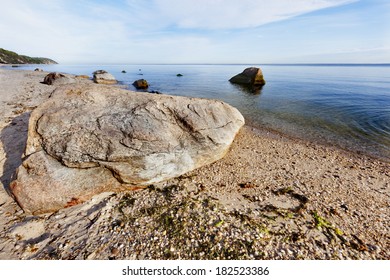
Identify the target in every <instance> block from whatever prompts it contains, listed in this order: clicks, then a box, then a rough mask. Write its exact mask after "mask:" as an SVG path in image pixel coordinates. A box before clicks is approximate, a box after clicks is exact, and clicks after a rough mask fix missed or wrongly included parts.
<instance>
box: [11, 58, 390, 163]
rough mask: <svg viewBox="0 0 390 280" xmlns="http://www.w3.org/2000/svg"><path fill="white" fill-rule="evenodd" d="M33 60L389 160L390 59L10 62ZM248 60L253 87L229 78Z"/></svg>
mask: <svg viewBox="0 0 390 280" xmlns="http://www.w3.org/2000/svg"><path fill="white" fill-rule="evenodd" d="M37 67H39V68H42V69H43V70H45V71H50V72H51V71H57V72H63V73H70V74H77V75H81V74H84V75H85V74H86V75H89V76H92V73H93V72H94V71H96V70H101V69H102V70H106V71H108V72H109V73H111V74H113V75H114V76H115V78H116V79H117V80H118V81H119V82H120V84H123V85H125V86H126V87H128V88H129V89H130V90H136V89H135V88H134V87H133V86H132V83H133V82H134V81H135V80H138V79H145V80H147V81H148V83H149V85H150V87H149V89H148V91H158V92H161V93H164V94H170V95H180V96H189V97H200V98H211V99H218V100H222V101H224V102H226V103H228V104H230V105H232V106H234V107H236V108H237V109H238V110H239V111H240V112H241V113H242V114H243V116H244V117H245V119H246V123H247V124H249V125H251V126H254V127H258V128H260V129H267V130H270V131H275V132H278V133H282V134H284V135H287V136H289V137H293V138H298V139H303V140H307V141H310V142H314V143H318V144H321V145H331V146H335V147H337V148H340V149H343V150H348V151H351V152H354V153H359V154H365V155H368V156H371V157H375V158H380V159H381V160H384V161H387V162H390V64H271V65H270V64H260V65H258V64H254V65H238V64H234V65H226V64H223V65H222V64H218V65H214V64H205V65H199V64H196V65H184V64H177V65H166V64H164V65H152V64H148V65H127V64H126V65H98V64H96V65H64V64H57V65H24V66H20V67H18V68H12V67H10V69H11V68H12V69H28V70H34V69H35V68H37ZM247 67H260V68H261V69H262V71H263V74H264V78H265V80H266V84H265V86H263V87H262V88H261V89H259V90H257V91H252V90H248V89H246V88H243V87H241V86H238V85H235V84H232V83H230V82H229V79H230V78H231V77H232V76H234V75H236V74H238V73H240V72H242V71H243V70H244V69H245V68H247ZM177 74H181V75H182V76H180V75H179V76H178V75H177Z"/></svg>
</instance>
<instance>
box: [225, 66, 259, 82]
mask: <svg viewBox="0 0 390 280" xmlns="http://www.w3.org/2000/svg"><path fill="white" fill-rule="evenodd" d="M229 81H230V82H231V83H235V84H240V85H244V86H248V87H262V86H264V85H265V80H264V76H263V72H262V71H261V69H260V68H257V67H250V68H246V69H245V70H244V71H243V72H242V73H240V74H237V75H235V76H234V77H232V78H231V79H230V80H229Z"/></svg>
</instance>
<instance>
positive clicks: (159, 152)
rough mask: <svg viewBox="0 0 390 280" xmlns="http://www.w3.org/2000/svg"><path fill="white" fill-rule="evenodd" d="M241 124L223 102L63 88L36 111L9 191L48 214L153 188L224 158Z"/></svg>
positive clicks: (26, 205) (30, 209)
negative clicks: (122, 192) (113, 194)
mask: <svg viewBox="0 0 390 280" xmlns="http://www.w3.org/2000/svg"><path fill="white" fill-rule="evenodd" d="M243 124H244V118H243V117H242V115H241V114H240V113H239V112H238V110H237V109H235V108H233V107H231V106H229V105H227V104H225V103H223V102H221V101H215V100H207V99H196V98H186V97H173V96H167V95H150V94H148V93H135V92H130V91H126V90H123V89H119V88H114V87H108V86H102V85H87V86H86V85H78V86H76V85H73V86H64V87H61V88H58V89H57V90H56V91H55V92H54V93H53V95H52V97H51V98H50V99H49V100H48V101H47V102H45V103H43V104H41V105H40V106H39V107H38V108H36V109H35V110H34V111H33V112H32V114H31V117H30V122H29V132H28V139H27V146H26V151H25V155H26V158H25V160H24V162H23V164H22V166H20V167H19V170H18V177H17V179H16V180H15V181H14V182H13V183H12V184H11V190H12V192H13V194H14V196H15V198H16V199H17V201H18V203H19V204H20V206H21V207H22V208H23V209H24V210H25V211H27V212H32V213H43V212H49V211H55V210H57V209H60V208H63V207H66V206H71V205H73V204H76V203H79V202H81V201H85V200H87V199H89V198H91V197H92V196H93V195H95V194H98V193H101V192H106V191H118V190H123V189H131V188H136V187H140V186H147V185H149V184H153V183H156V182H160V181H163V180H167V179H170V178H173V177H177V176H180V175H182V174H184V173H186V172H188V171H191V170H193V169H195V168H198V167H200V166H203V165H206V164H209V163H212V162H214V161H216V160H219V159H221V158H222V157H223V156H224V155H225V154H226V152H227V151H228V148H229V146H230V145H231V143H232V142H233V139H234V137H235V135H236V134H237V132H238V131H239V129H240V128H241V127H242V126H243Z"/></svg>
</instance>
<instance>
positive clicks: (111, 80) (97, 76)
mask: <svg viewBox="0 0 390 280" xmlns="http://www.w3.org/2000/svg"><path fill="white" fill-rule="evenodd" d="M92 74H93V81H94V82H95V83H97V84H105V85H113V84H116V83H117V82H118V81H117V80H116V79H115V77H114V76H113V75H112V74H110V73H108V72H107V71H105V70H97V71H95V72H93V73H92Z"/></svg>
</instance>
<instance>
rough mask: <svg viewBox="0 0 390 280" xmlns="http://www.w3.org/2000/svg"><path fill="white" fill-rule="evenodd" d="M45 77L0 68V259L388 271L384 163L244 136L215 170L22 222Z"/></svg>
mask: <svg viewBox="0 0 390 280" xmlns="http://www.w3.org/2000/svg"><path fill="white" fill-rule="evenodd" d="M46 74H47V72H34V71H24V70H17V68H16V69H15V70H5V69H1V68H0V84H1V85H2V86H1V88H0V104H1V105H0V106H1V109H2V110H1V113H0V116H1V117H0V135H1V142H0V171H1V172H0V173H1V184H2V187H1V190H0V216H1V219H0V220H1V221H0V226H1V232H0V244H1V245H0V248H1V250H0V259H108V258H112V259H178V258H181V259H191V258H193V259H217V258H218V257H219V258H222V259H228V258H233V259H390V253H389V252H390V244H389V240H388V236H389V232H390V222H389V221H390V219H389V217H390V207H389V206H390V205H389V197H390V184H389V181H390V180H389V179H390V172H389V170H390V168H389V167H390V166H389V163H387V162H383V161H381V160H378V159H374V158H370V157H368V156H364V155H359V154H352V153H350V152H348V151H343V150H339V149H337V148H334V147H329V146H324V145H317V144H315V143H310V142H306V141H303V140H298V139H294V138H291V137H288V136H286V135H282V134H279V133H275V132H272V131H267V130H263V129H257V128H253V127H250V126H248V125H246V126H245V127H244V128H243V129H242V130H241V132H240V133H239V134H238V135H237V137H236V139H235V141H234V143H233V145H232V147H231V150H230V152H229V153H228V154H227V155H226V156H225V158H223V159H222V160H220V161H218V162H216V163H214V164H211V165H209V166H205V167H202V168H199V169H197V170H194V171H192V172H189V173H188V174H185V175H183V176H181V177H179V178H176V179H172V180H169V181H167V182H164V183H159V184H156V185H154V186H153V187H149V188H148V189H146V190H142V191H132V192H127V193H119V194H112V193H106V194H102V195H99V196H97V197H96V198H94V199H92V200H91V201H88V202H85V203H83V204H81V205H77V206H74V207H71V208H67V209H63V210H60V211H58V212H56V213H54V214H50V215H41V216H34V217H31V216H30V217H28V216H26V215H25V214H24V213H23V211H21V210H20V208H19V207H18V206H17V205H16V203H15V202H14V201H13V199H12V198H11V197H10V196H9V195H8V194H7V192H6V189H7V188H8V186H7V184H9V182H10V180H11V179H12V176H13V174H14V171H15V169H16V167H17V166H18V165H19V164H20V163H21V156H22V153H23V149H24V144H25V134H26V129H27V123H28V116H29V112H30V111H31V110H32V109H33V108H35V107H36V106H38V105H39V104H40V103H41V102H42V101H44V100H45V99H47V98H48V96H49V95H50V93H51V92H52V90H53V89H54V86H47V85H43V84H41V83H40V82H41V81H43V77H44V76H45V75H46ZM81 82H90V81H81ZM130 201H132V202H133V203H130ZM91 221H93V222H91ZM168 222H169V223H168Z"/></svg>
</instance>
